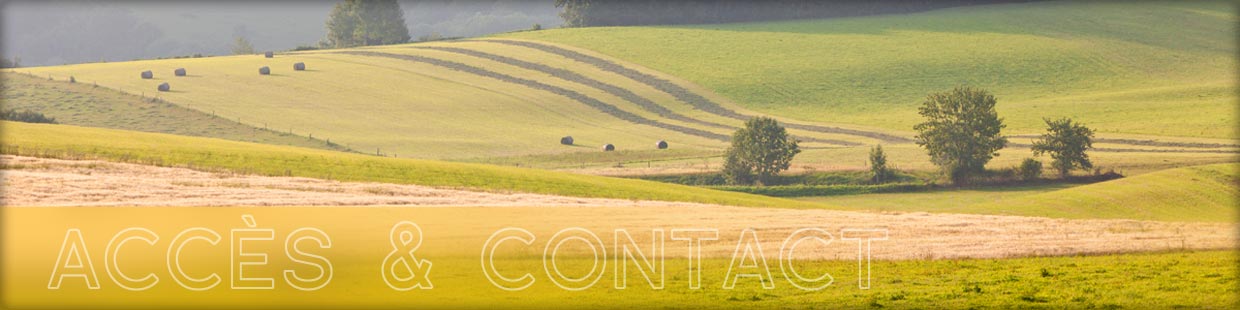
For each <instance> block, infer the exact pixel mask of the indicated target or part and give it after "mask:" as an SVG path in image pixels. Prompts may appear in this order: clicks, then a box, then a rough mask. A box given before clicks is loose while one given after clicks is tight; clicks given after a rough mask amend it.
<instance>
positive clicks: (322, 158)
mask: <svg viewBox="0 0 1240 310" xmlns="http://www.w3.org/2000/svg"><path fill="white" fill-rule="evenodd" d="M0 125H2V126H0V128H2V129H3V133H2V135H0V137H2V138H3V139H0V141H3V153H5V154H12V155H24V156H36V157H55V158H67V159H75V158H97V159H103V160H109V161H120V162H131V163H141V164H153V165H159V166H182V167H189V168H193V169H199V170H217V171H229V172H237V173H250V174H260V175H284V176H300V177H311V178H323V179H331V180H339V181H366V182H384V183H397V184H417V185H425V186H433V187H444V188H463V189H473V190H484V191H497V192H505V191H510V192H526V193H537V194H550V195H563V196H574V197H594V198H616V199H630V200H660V201H678V202H695V203H705V204H721V205H734V206H747V207H782V208H815V207H819V206H820V205H819V204H814V203H808V202H800V201H793V200H787V199H778V198H772V197H765V196H758V195H748V194H740V193H729V192H722V191H715V190H709V189H703V188H695V187H690V186H681V185H673V184H664V183H658V182H651V181H641V180H631V179H620V178H608V177H599V176H589V175H579V174H571V173H564V172H553V171H545V170H535V169H523V168H513V167H500V166H489V165H482V164H467V163H448V162H438V161H429V160H417V159H401V158H387V157H377V156H368V155H360V154H348V153H341V152H333V151H324V150H315V149H304V148H296V147H287V146H274V145H263V144H255V143H245V142H236V141H227V140H220V139H209V138H198V137H185V136H176V135H167V134H155V133H143V132H133V131H122V130H112V129H99V128H85V127H76V126H67V125H46V124H26V123H15V122H2V123H0Z"/></svg>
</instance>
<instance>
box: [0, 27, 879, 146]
mask: <svg viewBox="0 0 1240 310" xmlns="http://www.w3.org/2000/svg"><path fill="white" fill-rule="evenodd" d="M413 47H419V48H413ZM432 47H451V48H458V49H468V50H473V51H486V52H488V53H494V54H497V55H500V54H502V55H505V57H510V58H513V57H515V58H520V59H519V61H523V62H527V63H536V64H539V65H542V66H544V67H545V68H533V69H531V68H524V67H521V66H517V65H513V64H507V63H501V62H499V61H496V60H488V59H486V58H482V57H477V56H470V55H466V54H460V53H454V52H448V51H443V50H436V49H428V48H432ZM359 51H365V52H369V53H380V54H375V55H355V54H341V53H340V52H341V51H314V52H301V53H292V54H280V55H279V56H278V57H276V58H273V59H267V58H263V57H262V56H230V57H208V58H193V59H167V60H149V61H132V62H118V63H95V64H80V65H69V66H55V67H39V68H20V69H12V70H8V71H9V72H18V73H30V74H32V75H35V76H40V77H43V76H50V77H52V78H54V79H56V80H58V81H64V80H67V79H68V78H69V77H74V78H75V79H77V80H78V81H79V82H80V83H84V84H92V85H93V84H96V83H97V84H98V85H99V86H100V87H107V88H112V89H117V90H120V91H121V92H124V93H127V94H132V95H139V96H145V97H157V98H160V99H161V100H165V101H167V102H171V103H174V104H176V105H179V106H183V107H186V108H189V109H193V110H197V111H199V112H202V113H206V114H212V115H219V116H220V117H222V118H225V119H228V120H234V121H237V122H239V123H242V124H246V125H250V126H254V127H260V128H270V129H272V130H275V131H278V132H291V133H292V134H295V135H302V136H309V135H313V136H314V137H316V138H321V139H331V140H332V141H333V142H337V143H339V144H342V145H345V146H347V147H349V148H352V149H354V150H357V151H359V152H366V153H382V154H385V155H394V156H398V157H402V158H423V159H455V160H474V161H477V159H480V158H504V157H530V156H535V157H536V156H543V157H546V158H554V157H556V156H560V155H563V154H582V153H585V154H600V153H601V152H599V151H598V148H599V147H600V146H602V145H603V144H605V143H612V144H615V145H616V146H617V148H618V149H619V150H621V151H637V152H626V153H622V154H635V155H633V156H618V157H620V161H623V160H648V159H651V158H653V159H669V158H679V157H681V156H683V154H684V153H683V152H682V153H674V152H665V153H657V152H652V151H653V150H654V144H655V142H657V141H659V140H666V141H668V142H669V143H670V144H671V145H672V148H673V149H675V150H684V151H689V152H698V153H701V152H716V153H717V152H719V151H720V150H722V148H724V147H725V146H726V141H725V140H726V138H727V136H728V135H729V134H731V132H732V131H733V130H734V128H736V126H739V125H740V124H741V123H742V121H741V120H738V119H733V118H724V117H720V116H717V115H713V114H709V113H704V112H702V111H699V110H695V109H694V108H693V107H690V106H688V105H686V104H684V103H680V102H678V101H676V100H675V98H673V97H672V96H671V95H668V94H664V93H661V92H659V91H657V90H655V89H653V88H650V87H649V86H645V85H644V84H640V83H637V82H635V81H631V80H625V79H624V78H623V77H619V76H616V75H615V74H614V73H609V72H606V71H603V70H599V69H596V68H593V67H590V66H587V65H582V64H574V63H573V62H572V61H571V60H568V59H564V58H563V57H559V56H555V55H551V54H548V53H546V52H542V51H538V50H534V49H528V48H520V47H510V46H506V45H501V44H492V43H484V42H453V43H442V42H441V43H431V44H413V45H397V46H384V47H373V48H363V49H354V50H349V51H348V52H359ZM401 56H416V57H425V58H429V59H434V60H437V61H447V62H452V63H455V64H460V65H463V66H470V67H473V68H478V69H479V70H484V71H487V72H488V73H493V74H498V75H505V76H509V77H519V78H520V79H523V80H527V81H530V83H533V84H537V85H534V86H531V85H522V84H518V83H512V82H506V81H504V80H502V79H498V78H495V77H493V76H486V75H483V74H479V73H477V72H466V71H461V70H455V69H452V68H448V67H444V66H440V65H436V64H432V63H427V62H420V61H409V60H404V59H399V58H397V57H401ZM515 58H514V59H515ZM295 62H305V63H307V65H308V67H309V70H306V71H293V70H292V64H293V63H295ZM260 66H269V67H271V68H273V69H272V70H273V74H272V75H269V76H260V75H259V74H258V73H257V68H258V67H260ZM175 68H186V69H187V70H188V73H189V74H188V76H185V77H174V76H172V75H171V72H172V70H173V69H175ZM546 68H561V70H572V71H571V72H572V73H573V74H574V76H571V77H566V76H553V75H551V74H550V73H548V72H545V71H547V70H546ZM144 70H153V71H154V72H155V78H154V79H152V80H144V79H140V78H138V72H141V71H144ZM540 70H542V71H540ZM651 74H657V73H651ZM163 82H167V83H169V84H170V85H171V86H172V91H170V92H156V91H155V86H156V85H157V84H159V83H163ZM589 83H598V84H604V85H601V86H599V85H593V84H589ZM536 86H537V87H536ZM538 87H554V88H556V89H558V90H559V91H560V93H557V92H556V91H550V90H547V89H540V88H538ZM603 87H611V88H613V89H617V90H618V92H623V95H626V96H619V95H617V94H616V92H617V91H612V92H608V91H604V90H603ZM563 92H572V94H573V95H576V96H579V97H571V96H568V95H565V94H564V93H563ZM703 96H714V95H712V94H704V95H703ZM581 97H585V98H586V99H590V100H596V101H597V104H595V105H594V106H592V105H591V103H587V102H583V101H582V100H586V99H582V98H581ZM643 104H644V105H643ZM600 105H601V106H600ZM727 108H729V109H736V108H735V107H732V106H728V107H727ZM746 113H751V112H746ZM794 134H797V135H798V136H800V137H803V138H804V139H807V143H808V144H810V145H831V144H832V143H849V144H864V143H869V142H872V141H873V140H874V139H871V138H867V137H858V136H852V135H846V134H835V133H819V132H811V131H805V130H794ZM565 135H571V136H573V137H574V138H575V140H576V145H575V146H563V145H560V144H559V139H560V137H562V136H565ZM600 156H601V155H600ZM608 156H610V158H616V157H617V155H611V154H608ZM584 161H595V162H597V161H600V160H598V159H591V158H584ZM575 163H576V162H575V161H573V162H570V163H569V164H575ZM614 163H615V162H608V165H610V164H614Z"/></svg>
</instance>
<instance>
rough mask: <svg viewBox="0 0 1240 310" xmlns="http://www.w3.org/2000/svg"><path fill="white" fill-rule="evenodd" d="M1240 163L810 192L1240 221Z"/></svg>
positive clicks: (879, 202) (887, 202)
mask: <svg viewBox="0 0 1240 310" xmlns="http://www.w3.org/2000/svg"><path fill="white" fill-rule="evenodd" d="M1238 173H1240V165H1237V164H1234V163H1233V164H1215V165H1206V166H1193V167H1185V168H1176V169H1168V170H1163V171H1157V172H1151V173H1147V174H1142V175H1139V176H1135V177H1128V178H1124V179H1118V180H1112V181H1107V182H1102V183H1095V184H1089V185H1079V186H1074V185H1041V186H1022V187H997V188H982V189H963V190H942V191H933V192H923V193H884V194H866V195H852V196H831V197H807V198H802V200H804V201H812V202H822V203H826V204H828V205H831V206H843V208H844V210H858V211H899V212H942V213H974V214H994V215H1021V216H1039V217H1055V218H1072V219H1133V220H1153V221H1187V222H1237V221H1240V201H1237V198H1236V197H1240V186H1237V184H1240V183H1238V182H1240V174H1238Z"/></svg>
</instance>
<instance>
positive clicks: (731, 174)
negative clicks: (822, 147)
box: [723, 117, 801, 184]
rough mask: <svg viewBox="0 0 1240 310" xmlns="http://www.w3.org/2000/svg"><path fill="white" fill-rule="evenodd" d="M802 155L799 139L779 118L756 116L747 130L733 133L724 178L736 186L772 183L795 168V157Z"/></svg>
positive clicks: (748, 124)
mask: <svg viewBox="0 0 1240 310" xmlns="http://www.w3.org/2000/svg"><path fill="white" fill-rule="evenodd" d="M798 153H801V148H800V146H798V142H797V141H796V140H789V139H788V132H787V130H785V129H784V127H783V126H780V125H779V122H776V121H775V119H773V118H769V117H755V118H752V119H750V120H749V121H746V122H745V128H741V129H738V130H736V133H734V134H732V146H731V147H729V148H728V150H727V153H726V156H725V157H726V160H725V161H724V165H723V166H724V167H723V172H724V176H725V177H726V178H727V179H728V182H729V183H732V184H752V183H753V182H755V181H756V182H758V184H768V183H770V181H771V178H772V177H774V176H775V175H776V174H778V173H779V172H780V171H783V170H788V168H789V167H791V166H792V158H793V157H794V156H796V155H797V154H798Z"/></svg>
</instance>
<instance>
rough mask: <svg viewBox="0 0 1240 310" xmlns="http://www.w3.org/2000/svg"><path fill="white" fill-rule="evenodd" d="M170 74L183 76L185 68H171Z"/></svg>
mask: <svg viewBox="0 0 1240 310" xmlns="http://www.w3.org/2000/svg"><path fill="white" fill-rule="evenodd" d="M172 75H175V76H185V68H177V69H176V70H172Z"/></svg>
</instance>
